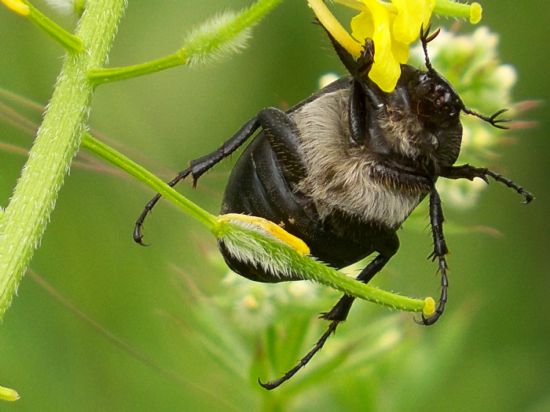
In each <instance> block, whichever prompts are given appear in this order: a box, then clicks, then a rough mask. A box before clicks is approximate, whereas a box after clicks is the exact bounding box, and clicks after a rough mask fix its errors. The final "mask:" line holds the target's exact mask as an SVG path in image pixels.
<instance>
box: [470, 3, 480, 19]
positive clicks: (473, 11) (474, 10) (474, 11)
mask: <svg viewBox="0 0 550 412" xmlns="http://www.w3.org/2000/svg"><path fill="white" fill-rule="evenodd" d="M482 15H483V9H482V8H481V4H479V3H472V5H471V6H470V23H471V24H478V23H479V22H480V21H481V17H482Z"/></svg>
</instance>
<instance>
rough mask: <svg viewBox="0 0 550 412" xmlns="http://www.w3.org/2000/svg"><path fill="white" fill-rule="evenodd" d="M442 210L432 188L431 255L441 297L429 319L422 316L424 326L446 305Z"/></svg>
mask: <svg viewBox="0 0 550 412" xmlns="http://www.w3.org/2000/svg"><path fill="white" fill-rule="evenodd" d="M444 220H445V219H444V218H443V209H442V207H441V198H440V197H439V193H437V189H436V188H435V186H433V187H432V190H431V192H430V223H431V226H432V236H433V241H434V251H433V253H432V254H431V257H432V259H433V260H435V259H437V260H438V264H439V266H438V272H439V273H440V274H441V295H440V296H439V302H438V303H437V308H436V309H435V313H434V314H433V315H432V316H430V317H428V318H427V317H425V316H424V315H422V323H423V324H424V325H433V324H434V323H435V322H437V320H438V319H439V317H440V316H441V315H443V312H444V311H445V304H446V303H447V288H448V287H449V280H448V278H447V269H448V267H447V261H446V260H445V255H446V254H447V253H449V249H448V248H447V244H446V242H445V237H444V235H443V221H444Z"/></svg>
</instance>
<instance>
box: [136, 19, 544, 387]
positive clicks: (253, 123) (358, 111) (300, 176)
mask: <svg viewBox="0 0 550 412" xmlns="http://www.w3.org/2000/svg"><path fill="white" fill-rule="evenodd" d="M437 34H438V32H435V33H434V34H432V35H430V34H429V30H421V33H420V39H421V42H422V46H423V48H424V54H425V60H426V71H422V70H418V69H415V68H413V67H411V66H409V65H402V67H401V77H400V79H399V81H398V83H397V86H396V88H395V90H394V91H393V92H391V93H384V92H383V91H381V90H380V89H379V88H378V86H377V85H376V84H374V83H373V82H372V81H371V80H370V79H369V78H368V76H367V75H368V72H369V70H370V67H371V66H372V63H373V58H374V45H373V43H372V41H370V40H367V41H366V43H365V46H364V48H363V53H362V56H361V57H360V58H359V59H358V60H355V59H353V58H352V56H351V55H349V53H348V52H347V51H346V50H344V49H343V48H342V47H341V46H340V45H339V44H338V43H337V42H336V41H335V40H334V39H333V38H332V36H331V35H330V34H329V37H330V38H331V41H332V43H333V45H334V47H335V49H336V51H337V54H338V55H339V57H340V60H341V61H342V62H343V63H344V65H345V66H346V68H347V70H348V71H349V73H350V75H351V76H349V77H344V78H342V79H340V80H338V81H336V82H334V83H332V84H330V85H329V86H327V87H325V88H324V89H322V90H320V91H319V92H318V93H316V94H314V95H312V96H311V97H309V98H308V99H306V100H304V101H303V102H301V103H299V104H297V105H296V106H294V107H292V108H290V109H289V110H288V111H286V112H284V111H282V110H280V109H277V108H266V109H263V110H261V111H260V112H259V113H258V114H257V115H256V116H255V117H254V118H252V119H251V120H249V121H248V122H247V123H246V124H245V125H244V126H243V127H242V128H241V129H240V130H239V131H238V132H237V133H236V134H235V135H234V136H233V137H231V138H230V139H229V140H227V141H226V142H225V143H224V144H223V145H222V146H221V147H220V148H219V149H217V150H216V151H214V152H212V153H210V154H208V155H206V156H204V157H201V158H199V159H197V160H194V161H192V162H191V166H190V167H189V168H187V169H185V170H183V171H182V172H181V173H179V174H178V175H177V176H176V177H175V178H174V179H173V180H172V181H170V182H169V184H170V186H174V185H175V184H176V183H178V182H179V181H180V180H182V179H184V178H185V177H186V176H188V175H189V174H191V176H192V178H193V184H194V185H196V183H197V180H198V179H199V178H200V176H201V175H202V174H203V173H205V172H206V171H208V170H209V169H210V168H212V167H213V166H214V165H216V164H217V163H218V162H220V161H221V160H222V159H224V158H226V157H227V156H229V155H230V154H231V153H233V152H234V151H235V150H236V149H237V148H239V146H241V145H242V144H243V143H244V142H245V141H246V140H248V139H249V138H251V137H252V136H253V135H254V133H255V132H256V131H257V130H258V129H260V128H261V129H262V131H261V132H260V133H258V134H257V135H256V137H254V140H253V142H252V143H251V144H250V145H249V146H248V147H247V148H246V150H245V151H244V152H243V154H242V155H241V157H240V158H239V160H238V162H237V164H236V165H235V167H234V168H233V171H232V173H231V177H230V178H229V183H228V184H227V188H226V191H225V196H224V199H223V203H222V207H221V211H222V213H242V214H249V215H254V216H260V217H263V218H266V219H268V220H270V221H273V222H275V223H277V224H280V225H282V226H284V229H285V230H287V231H288V232H290V233H292V234H293V235H295V236H297V237H299V238H301V239H302V240H304V241H305V242H306V243H307V245H308V246H309V247H310V249H311V253H312V255H313V256H315V257H316V258H318V259H320V260H321V261H323V262H325V263H327V264H329V265H332V266H333V267H335V268H342V267H345V266H348V265H350V264H352V263H355V262H357V261H359V260H361V259H363V258H365V257H366V256H369V255H371V254H372V253H374V252H376V253H377V255H376V257H375V258H374V259H373V260H372V261H371V262H370V263H369V264H368V265H367V266H366V267H365V268H364V269H363V270H362V271H361V273H360V274H359V275H358V276H357V280H359V281H361V282H364V283H367V282H369V281H370V280H371V279H372V277H373V276H374V275H375V274H376V273H378V272H379V271H380V270H381V269H382V268H383V267H384V265H385V264H386V263H387V262H388V261H389V260H390V258H391V257H392V256H393V255H394V254H395V253H396V252H397V249H398V248H399V240H398V237H397V233H396V232H397V230H398V229H399V227H400V226H401V224H402V223H403V222H404V221H405V220H406V219H407V217H408V216H409V214H410V213H411V212H412V211H413V209H415V208H416V207H417V206H418V204H419V203H420V202H421V201H422V200H423V199H424V198H425V197H426V196H428V195H429V214H430V223H431V228H432V236H433V242H434V250H433V253H432V255H431V257H432V258H433V259H434V260H435V259H437V260H438V270H439V272H440V274H441V295H440V299H439V302H438V305H437V308H436V312H435V314H434V315H433V316H432V317H429V318H426V317H424V316H423V317H422V323H423V324H425V325H431V324H433V323H435V322H436V321H437V319H438V318H439V317H440V316H441V315H442V314H443V311H444V309H445V304H446V302H447V287H448V281H447V263H446V260H445V255H446V254H447V253H448V249H447V245H446V243H445V239H444V236H443V212H442V207H441V200H440V197H439V194H438V192H437V190H436V188H435V183H436V180H437V179H438V178H439V177H444V178H449V179H469V180H473V179H474V178H476V177H478V178H481V179H483V180H485V181H488V177H491V178H493V179H495V180H496V181H498V182H501V183H503V184H505V185H506V186H508V187H510V188H512V189H514V190H515V191H516V192H518V193H519V194H520V195H522V196H523V198H524V202H525V203H528V202H530V201H531V200H532V199H533V196H532V195H531V194H530V193H529V192H527V191H525V190H524V189H523V188H522V187H520V186H518V185H516V184H515V183H514V182H512V181H511V180H510V179H507V178H505V177H503V176H501V175H499V174H497V173H495V172H493V171H491V170H488V169H486V168H478V167H474V166H470V165H468V164H466V165H461V166H453V164H454V163H455V161H456V160H457V158H458V155H459V153H460V145H461V140H462V125H461V123H460V113H461V112H464V113H466V114H470V115H474V116H477V117H479V118H481V119H482V120H484V121H487V122H489V123H490V124H492V125H493V126H495V127H498V128H504V126H503V124H502V123H503V122H504V121H505V120H502V119H500V118H499V115H500V114H502V113H503V112H504V110H501V111H499V112H497V113H495V114H494V115H492V116H490V117H486V116H483V115H481V114H479V113H476V112H474V111H472V110H470V109H468V108H467V107H466V106H465V105H464V103H463V102H462V100H461V99H460V97H459V96H458V94H457V93H456V92H455V91H454V90H453V88H452V87H451V85H450V84H449V83H448V82H447V81H446V80H445V79H444V78H442V77H441V76H440V75H439V74H438V73H437V72H436V71H435V70H434V68H433V67H432V65H431V63H430V60H429V58H428V53H427V44H428V43H429V42H430V41H431V40H433V39H434V38H435V36H436V35H437ZM159 198H160V195H157V196H155V197H154V198H153V199H151V201H150V202H149V203H148V204H147V205H146V206H145V209H144V210H143V212H142V214H141V215H140V217H139V218H138V220H137V221H136V226H135V230H134V240H135V241H136V242H138V243H142V239H143V235H142V225H143V222H144V219H145V218H146V216H147V214H148V213H149V212H150V211H151V209H152V208H153V207H154V205H155V204H156V203H157V201H158V200H159ZM219 246H220V250H221V253H222V254H223V257H224V259H225V261H226V262H227V264H228V266H229V267H230V268H231V269H233V270H234V271H235V272H237V273H239V274H241V275H242V276H245V277H247V278H249V279H251V280H255V281H259V282H281V281H289V280H301V277H300V276H299V275H298V274H293V275H291V276H282V275H281V274H280V273H273V272H270V271H268V270H265V269H262V268H261V267H256V266H252V265H250V264H249V263H244V262H242V261H240V260H238V258H237V257H235V256H234V255H231V254H230V253H229V251H228V250H227V249H226V248H225V247H224V245H223V243H220V245H219ZM353 301H354V298H353V297H350V296H347V295H344V296H343V297H342V298H341V299H340V300H339V301H338V302H337V303H336V305H335V306H334V307H333V308H332V309H331V310H330V311H328V312H326V313H324V314H323V315H322V317H323V318H324V319H327V320H330V321H331V323H330V325H329V327H328V329H327V331H326V332H325V333H324V334H323V336H322V337H321V338H320V339H319V341H318V342H317V343H316V345H315V346H314V348H313V349H312V350H311V351H310V352H309V353H308V354H307V355H306V356H305V357H304V358H303V359H302V360H300V362H299V363H298V364H297V365H296V366H295V367H294V368H292V369H291V370H290V371H288V372H287V373H286V374H285V375H284V376H282V377H281V378H279V379H277V380H274V381H272V382H268V383H261V382H260V383H261V384H262V386H264V387H265V388H267V389H273V388H275V387H277V386H279V385H280V384H281V383H283V382H284V381H286V380H288V379H290V378H291V377H292V376H293V375H294V374H295V373H296V372H297V371H298V370H299V369H300V368H301V367H303V366H304V365H305V364H306V363H307V362H308V361H309V360H310V359H311V358H312V357H313V355H314V354H315V353H316V352H318V351H319V350H320V349H321V348H322V346H323V345H324V343H325V341H326V340H327V339H328V337H329V336H330V334H331V333H332V332H334V330H335V329H336V327H337V325H338V324H339V322H342V321H344V320H345V319H346V317H347V316H348V312H349V310H350V308H351V305H352V303H353Z"/></svg>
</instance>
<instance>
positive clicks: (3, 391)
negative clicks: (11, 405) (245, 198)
mask: <svg viewBox="0 0 550 412" xmlns="http://www.w3.org/2000/svg"><path fill="white" fill-rule="evenodd" d="M18 399H19V394H18V393H17V391H16V390H14V389H10V388H5V387H4V386H0V400H3V401H9V402H15V401H16V400H18Z"/></svg>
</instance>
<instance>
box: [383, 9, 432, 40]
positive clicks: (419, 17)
mask: <svg viewBox="0 0 550 412" xmlns="http://www.w3.org/2000/svg"><path fill="white" fill-rule="evenodd" d="M393 5H394V6H395V7H396V9H397V16H396V17H395V20H394V22H393V27H392V29H393V37H394V38H395V39H396V40H397V41H399V42H401V43H405V44H411V43H412V42H414V41H415V40H416V39H417V38H418V34H419V33H420V27H421V26H422V25H424V27H426V26H427V25H428V23H429V21H430V16H431V15H432V11H433V9H434V7H435V0H393Z"/></svg>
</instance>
